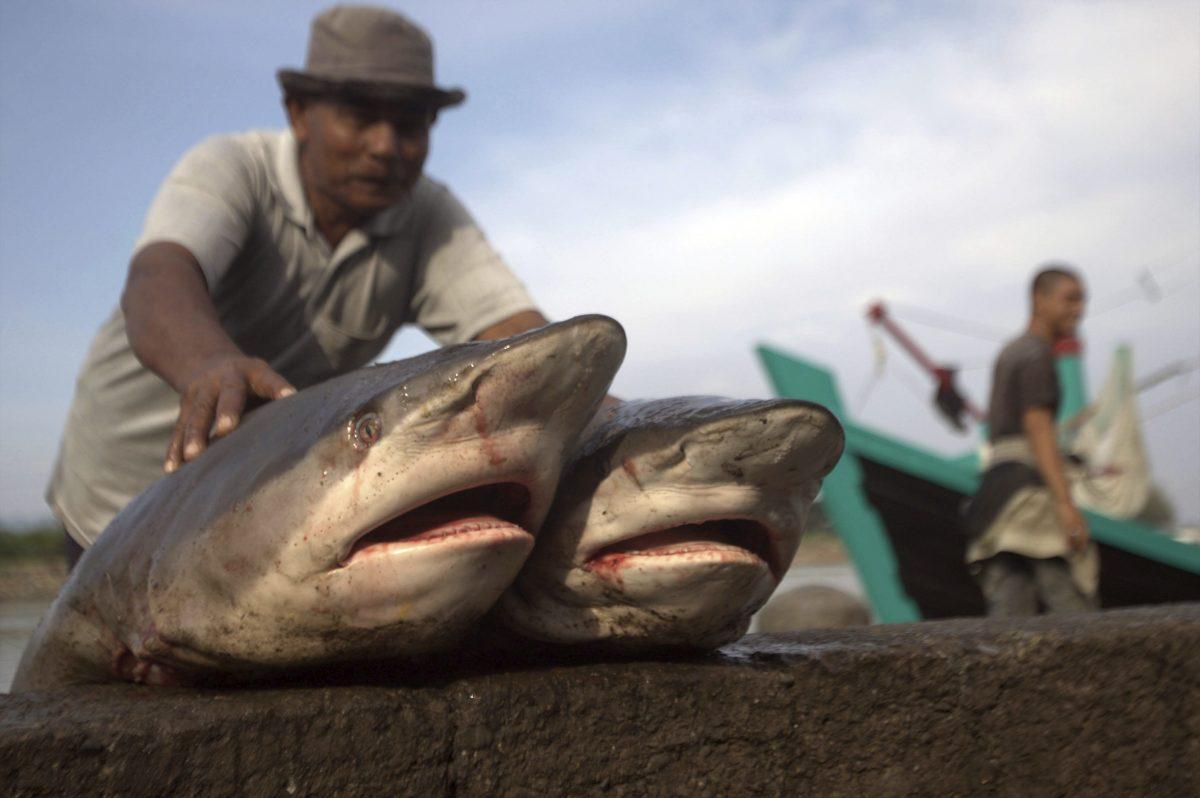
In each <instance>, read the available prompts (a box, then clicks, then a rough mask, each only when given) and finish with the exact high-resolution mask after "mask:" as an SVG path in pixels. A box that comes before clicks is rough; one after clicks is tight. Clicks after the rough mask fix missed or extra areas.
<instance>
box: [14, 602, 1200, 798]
mask: <svg viewBox="0 0 1200 798" xmlns="http://www.w3.org/2000/svg"><path fill="white" fill-rule="evenodd" d="M405 680H406V681H407V682H408V683H409V684H408V686H396V684H395V682H396V681H398V680H397V679H396V677H394V676H393V677H391V681H392V684H388V683H386V680H384V681H381V680H380V679H379V678H378V677H375V678H374V679H372V680H370V683H367V684H356V685H346V686H336V687H328V686H325V687H311V686H299V687H298V686H292V687H286V688H277V689H246V690H210V691H181V690H162V689H150V688H134V687H125V686H111V687H103V688H87V689H82V688H81V689H76V690H71V691H65V692H62V693H57V694H34V695H22V696H0V784H3V785H5V786H6V789H5V790H4V793H5V794H7V795H15V796H25V795H49V794H63V795H67V794H89V795H117V794H120V795H153V796H161V795H167V794H171V795H228V794H235V793H240V794H246V795H333V794H337V795H382V794H407V795H422V796H430V795H530V796H533V795H546V794H573V795H579V794H598V793H605V794H611V795H688V796H693V795H730V794H756V795H815V794H822V795H853V796H856V798H858V797H859V796H867V795H870V796H875V795H911V794H931V795H980V794H1000V795H1021V796H1028V795H1065V794H1073V795H1089V796H1093V795H1135V794H1141V795H1146V794H1154V795H1156V796H1171V795H1180V796H1183V795H1189V796H1193V795H1198V794H1200V779H1198V775H1197V768H1198V767H1200V605H1176V606H1173V607H1160V608H1153V609H1137V610H1126V611H1119V612H1109V613H1103V614H1099V615H1086V616H1066V617H1058V618H1038V619H1033V620H1029V621H1023V622H985V621H977V620H963V621H948V622H939V623H925V624H913V625H907V626H892V627H874V628H868V629H860V630H854V631H845V630H841V631H829V632H809V633H803V634H796V635H790V636H768V635H757V636H751V637H748V638H746V639H745V640H744V641H743V642H741V643H739V644H738V645H736V646H731V647H728V648H726V649H724V650H723V651H722V652H721V653H720V654H719V655H713V656H709V657H705V658H702V659H691V660H683V661H663V660H658V661H652V662H646V661H642V662H607V663H575V664H566V665H550V664H545V663H540V664H539V663H538V662H536V661H533V660H526V661H523V662H506V663H501V664H498V665H496V666H494V667H493V669H492V670H491V672H486V673H485V672H480V671H479V670H477V669H476V670H471V669H466V670H463V671H461V672H458V673H453V674H440V675H437V674H433V675H431V674H426V675H425V676H423V677H414V676H412V675H411V674H410V675H408V676H406V677H405Z"/></svg>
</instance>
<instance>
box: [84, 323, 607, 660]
mask: <svg viewBox="0 0 1200 798" xmlns="http://www.w3.org/2000/svg"><path fill="white" fill-rule="evenodd" d="M624 350H625V337H624V333H623V331H622V330H621V327H620V326H619V325H618V324H617V323H616V322H614V321H613V320H611V319H608V318H606V317H602V316H584V317H579V318H576V319H572V320H570V321H565V322H562V323H559V324H553V325H549V326H547V327H544V328H542V329H540V330H536V331H533V332H530V333H526V334H524V335H520V336H517V337H514V338H510V339H507V340H504V341H496V342H482V343H473V344H465V345H461V346H457V347H450V348H447V349H443V350H440V351H435V352H432V353H429V354H426V355H422V356H420V357H416V358H413V359H410V360H405V361H400V362H396V363H391V364H387V365H381V366H375V367H372V368H367V369H362V370H359V371H356V372H353V373H350V374H347V375H345V376H342V377H339V378H336V379H333V380H330V381H328V382H325V383H322V384H320V385H317V386H314V387H312V388H309V389H306V390H304V391H301V392H300V393H298V394H296V395H295V396H292V397H289V398H286V399H281V400H278V401H275V402H271V403H270V404H268V405H266V406H264V407H262V408H261V409H259V410H257V411H255V412H254V413H252V414H251V415H249V416H248V417H247V418H246V420H245V421H244V422H243V425H242V426H241V427H239V428H238V430H236V431H235V432H234V433H232V434H231V435H229V436H228V437H226V438H224V439H222V440H220V441H217V442H216V443H215V444H214V445H213V446H211V447H210V449H209V450H208V451H207V452H206V453H205V454H204V455H203V456H202V457H201V458H199V459H198V460H197V461H195V462H193V463H190V464H188V465H187V466H185V467H184V468H182V469H180V470H179V471H178V472H176V473H175V474H172V475H171V476H169V477H167V478H164V479H163V480H161V481H160V482H159V483H157V484H156V485H155V486H153V487H152V488H151V489H149V490H148V491H146V492H145V493H144V494H142V495H141V496H140V497H139V498H138V499H137V500H135V502H134V503H133V504H131V505H130V506H129V507H128V508H127V509H126V510H125V511H124V512H122V513H121V515H119V516H118V517H117V519H116V520H115V521H114V522H113V524H112V525H111V526H110V527H109V529H108V530H106V531H105V533H104V534H103V535H102V536H101V537H100V539H99V541H98V542H97V544H96V546H95V547H93V549H91V550H90V551H89V552H88V553H87V555H86V556H85V558H84V560H83V561H82V562H81V563H80V570H82V571H83V572H84V573H85V574H91V575H93V581H95V579H96V578H97V577H95V575H96V574H99V573H103V574H104V575H105V577H104V578H105V580H106V582H104V583H99V584H97V585H96V586H95V592H97V593H98V594H99V595H100V597H101V598H100V600H99V604H100V606H101V608H102V614H103V615H104V616H105V617H106V623H107V626H109V628H112V629H113V630H114V633H115V634H116V635H117V636H118V637H120V638H121V639H123V640H124V641H125V645H126V646H127V647H128V648H129V650H130V652H131V654H132V656H133V657H134V658H135V659H136V660H137V661H141V662H145V661H149V662H154V663H157V664H159V665H161V666H163V667H164V668H170V669H177V670H181V671H184V672H186V671H188V670H189V669H190V670H194V671H201V672H204V671H209V672H211V671H234V672H237V671H258V670H264V669H273V668H290V667H302V666H310V665H317V664H322V663H327V662H332V661H339V660H346V659H351V658H353V659H362V658H372V657H406V656H414V655H421V654H424V653H428V652H432V651H436V650H440V649H444V648H447V647H449V646H451V645H453V644H454V643H456V642H457V641H459V640H460V639H461V638H462V637H463V635H464V634H465V633H466V632H467V631H468V629H469V628H470V626H471V625H472V624H473V623H474V622H475V621H476V620H477V619H478V618H479V617H480V616H481V615H483V614H484V613H485V612H486V611H487V610H488V609H489V607H491V605H492V604H493V603H494V602H495V601H496V599H497V598H498V597H499V596H500V594H501V592H502V591H503V590H504V589H505V587H507V586H508V585H509V584H510V583H511V582H512V581H513V579H514V578H515V576H516V574H517V571H518V570H519V569H520V567H521V565H522V563H523V562H524V561H525V559H526V557H527V556H528V554H529V552H530V550H531V549H532V547H533V544H534V532H535V531H536V530H537V529H538V528H539V527H540V526H541V524H542V522H543V520H544V518H545V517H546V514H547V512H548V510H549V508H550V505H551V502H552V499H553V496H554V493H555V489H556V486H557V483H558V477H559V474H560V472H561V469H562V465H563V461H564V458H565V456H566V455H567V454H569V452H570V450H571V449H572V448H573V446H574V444H575V442H576V440H577V438H578V435H579V433H580V431H581V430H582V429H583V427H584V425H585V424H586V423H587V422H588V420H589V419H590V418H591V417H592V416H593V414H594V413H595V410H596V408H597V407H598V405H599V403H600V401H601V399H602V398H603V396H604V394H605V391H606V390H607V387H608V385H609V383H610V381H611V380H612V377H613V374H614V373H615V372H616V369H617V367H618V366H619V364H620V362H621V359H622V357H623V355H624Z"/></svg>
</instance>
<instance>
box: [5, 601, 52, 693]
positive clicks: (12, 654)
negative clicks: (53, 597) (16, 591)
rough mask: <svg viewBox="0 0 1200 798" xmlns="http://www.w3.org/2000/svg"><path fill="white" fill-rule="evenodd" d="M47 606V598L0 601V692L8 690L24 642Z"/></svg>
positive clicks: (48, 605) (19, 659)
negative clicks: (41, 599) (42, 599)
mask: <svg viewBox="0 0 1200 798" xmlns="http://www.w3.org/2000/svg"><path fill="white" fill-rule="evenodd" d="M49 608H50V600H49V599H47V600H45V601H0V693H7V692H8V688H9V686H10V685H11V684H12V679H13V675H14V674H15V673H16V672H17V663H18V662H20V661H21V652H22V651H24V650H25V643H26V641H28V640H29V637H30V635H32V634H33V630H34V629H36V628H37V625H38V621H40V620H41V619H42V615H43V614H44V613H45V612H46V610H47V609H49Z"/></svg>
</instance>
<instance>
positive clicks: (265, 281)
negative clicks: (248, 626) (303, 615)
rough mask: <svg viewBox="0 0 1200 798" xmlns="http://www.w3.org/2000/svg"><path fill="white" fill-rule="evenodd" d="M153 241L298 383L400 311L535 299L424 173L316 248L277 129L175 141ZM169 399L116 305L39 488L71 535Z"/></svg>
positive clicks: (464, 321) (439, 314)
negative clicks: (391, 201)
mask: <svg viewBox="0 0 1200 798" xmlns="http://www.w3.org/2000/svg"><path fill="white" fill-rule="evenodd" d="M160 241H171V242H175V243H178V244H180V245H182V246H184V247H185V248H186V249H187V250H188V251H189V252H191V253H192V254H193V255H194V256H195V257H196V259H197V261H199V263H200V268H201V269H202V270H203V272H204V276H205V279H206V280H207V281H208V288H209V293H210V294H211V296H212V299H213V304H214V305H215V307H216V309H217V314H218V317H219V318H220V320H221V325H222V327H224V329H225V331H226V332H227V333H228V334H229V335H230V337H231V338H232V339H233V340H234V341H235V342H236V343H237V345H238V346H239V347H240V348H241V349H242V350H243V351H244V352H246V353H247V354H248V355H250V356H252V357H260V358H262V359H263V360H266V361H267V362H268V363H270V364H271V367H272V368H273V369H275V370H276V371H278V372H279V373H280V374H282V375H283V376H284V377H286V378H287V379H288V380H289V381H290V382H291V383H292V384H293V385H295V386H296V387H297V388H304V387H305V386H308V385H312V384H314V383H317V382H321V381H322V380H325V379H328V378H329V377H332V376H334V375H337V374H341V373H344V372H346V371H350V370H352V369H355V368H358V367H360V366H364V365H366V364H367V363H369V362H370V361H371V360H373V359H374V358H375V357H376V356H377V355H378V354H379V353H380V352H381V351H382V350H383V348H384V347H385V346H386V345H387V343H388V341H389V340H390V339H391V337H392V334H393V333H394V332H395V331H396V329H397V328H398V327H400V326H401V325H402V324H405V323H409V322H412V323H416V324H419V325H420V326H421V327H423V328H424V329H425V330H426V331H427V332H428V333H429V334H430V335H432V336H433V337H434V338H435V339H437V340H438V341H439V342H440V343H442V344H453V343H460V342H463V341H469V340H471V339H472V338H474V337H475V336H476V335H478V334H479V333H480V332H482V331H483V330H485V329H487V328H488V327H490V326H492V325H493V324H496V323H497V322H500V321H503V320H504V319H506V318H508V317H509V316H512V315H513V314H515V313H519V312H520V311H523V310H530V309H533V308H534V307H535V306H534V304H533V301H532V300H531V299H530V297H529V295H528V293H527V292H526V290H525V288H524V286H522V285H521V283H520V281H519V280H517V278H516V277H515V276H514V275H513V273H512V272H511V271H510V270H509V268H508V267H507V266H506V265H505V264H504V262H503V261H502V260H501V259H500V256H499V255H498V254H497V253H496V251H495V250H494V249H493V248H492V247H491V245H490V244H489V243H488V242H487V240H486V239H485V238H484V236H483V233H482V232H481V231H480V229H479V227H478V226H477V225H476V224H475V222H474V220H473V219H472V218H471V216H470V214H468V213H467V211H466V209H465V208H463V206H462V204H461V203H460V202H459V201H458V200H457V199H456V198H455V197H454V195H453V194H451V193H450V191H449V190H448V189H447V188H446V187H445V186H443V185H441V184H440V183H437V182H435V181H433V180H430V179H429V178H427V177H422V178H421V179H420V181H419V182H418V183H417V185H416V186H414V188H413V190H412V192H411V193H410V194H409V196H408V197H406V198H405V199H404V200H402V201H401V202H399V203H397V204H396V205H394V206H392V207H390V208H388V209H387V210H385V211H383V212H381V213H379V214H377V215H376V216H375V217H373V218H372V219H371V221H370V222H369V223H368V224H367V225H365V226H364V227H363V228H361V229H356V230H352V231H351V232H350V233H348V234H347V235H346V236H345V238H343V239H342V241H341V242H340V243H339V244H338V246H337V248H336V249H335V250H332V251H331V250H330V248H329V245H328V243H327V242H326V241H325V238H324V237H323V236H322V235H321V233H320V232H319V231H318V230H317V229H316V227H315V225H314V223H313V217H312V211H311V210H310V209H309V207H308V203H307V201H306V200H305V197H304V192H303V189H302V186H301V182H300V173H299V166H298V162H297V151H296V141H295V139H294V138H293V136H292V134H291V131H290V130H288V131H282V132H277V131H269V132H267V131H256V132H250V133H242V134H238V135H231V136H219V137H216V138H212V139H208V140H207V141H204V142H202V143H201V144H200V145H198V146H197V147H195V148H194V149H192V150H191V151H190V152H188V153H187V154H186V155H184V157H183V158H182V160H180V162H179V163H178V164H177V165H176V166H175V168H174V169H173V170H172V171H171V174H170V175H169V176H168V177H167V179H166V181H165V182H164V183H163V185H162V187H161V188H160V189H159V192H158V195H157V196H156V197H155V199H154V202H153V203H152V204H151V206H150V211H149V213H148V214H147V216H146V223H145V226H144V228H143V231H142V235H141V236H140V238H139V239H138V242H137V244H136V245H135V248H134V251H135V252H136V251H137V250H139V249H141V248H142V247H144V246H145V245H147V244H150V243H153V242H160ZM178 411H179V396H178V394H176V393H175V391H174V390H173V389H172V388H171V387H170V386H169V385H167V383H165V382H164V381H163V380H161V379H160V378H159V377H158V376H157V375H155V374H154V373H153V372H151V371H150V370H149V369H147V368H145V367H144V366H142V364H141V363H140V362H138V360H137V358H136V356H135V355H134V354H133V350H132V348H131V347H130V345H129V340H128V338H127V337H126V334H125V318H124V316H123V314H122V313H121V310H120V308H119V307H118V308H116V309H115V310H114V311H113V312H112V314H111V315H110V316H109V317H108V320H107V321H105V322H104V324H103V326H101V328H100V331H99V332H98V333H97V334H96V337H95V339H94V340H93V341H92V346H91V348H90V350H89V351H88V354H87V357H86V358H85V360H84V363H83V367H82V369H81V370H80V374H79V378H78V380H77V381H76V386H75V397H74V401H73V402H72V405H71V411H70V414H69V416H68V419H67V426H66V429H65V431H64V433H63V440H62V444H61V448H60V450H59V457H58V462H57V464H56V465H55V469H54V473H53V476H52V477H51V481H50V485H49V487H48V488H47V493H46V500H47V501H48V502H49V504H50V507H51V509H52V510H53V511H54V513H55V515H57V516H58V518H59V519H60V520H61V521H62V522H63V524H64V525H65V526H66V528H67V531H68V532H69V533H70V534H71V536H72V537H73V538H75V540H76V541H78V542H79V543H80V544H81V545H84V546H88V545H90V544H91V543H92V542H93V541H94V540H95V539H96V537H97V536H98V535H99V534H100V532H101V531H102V530H103V529H104V527H106V526H107V525H108V522H109V521H111V520H112V518H113V516H115V515H116V514H117V512H119V511H120V510H121V508H122V507H124V506H125V505H126V504H127V503H128V502H129V500H130V499H132V498H133V497H134V496H136V495H137V494H138V493H140V492H141V491H142V490H144V489H145V488H146V487H148V486H149V485H150V484H151V483H152V482H154V481H155V480H156V479H158V478H159V477H161V476H162V463H163V459H164V457H165V455H166V449H167V444H168V442H169V441H170V437H171V430H172V429H173V427H174V424H175V418H176V416H177V415H178Z"/></svg>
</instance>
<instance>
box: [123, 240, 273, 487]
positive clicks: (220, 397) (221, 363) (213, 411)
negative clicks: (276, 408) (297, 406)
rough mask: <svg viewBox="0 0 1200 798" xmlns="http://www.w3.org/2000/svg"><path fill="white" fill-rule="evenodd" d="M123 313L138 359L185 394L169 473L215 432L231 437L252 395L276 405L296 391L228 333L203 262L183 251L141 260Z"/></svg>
mask: <svg viewBox="0 0 1200 798" xmlns="http://www.w3.org/2000/svg"><path fill="white" fill-rule="evenodd" d="M121 310H122V311H124V313H125V332H126V334H127V335H128V336H129V344H130V346H131V347H132V348H133V353H134V354H135V355H137V358H138V360H140V361H141V362H142V364H143V365H145V366H146V367H147V368H149V369H150V370H151V371H153V372H154V373H155V374H157V375H158V376H160V377H162V378H163V380H164V381H166V383H167V384H168V385H170V386H171V387H172V388H174V389H175V390H176V391H177V392H178V393H179V397H180V399H179V418H178V419H177V420H176V422H175V431H174V432H173V433H172V435H171V444H170V446H168V447H167V456H166V460H165V461H164V462H163V470H165V471H166V472H167V473H168V474H169V473H171V472H172V471H174V470H176V469H177V468H179V466H181V465H183V463H184V462H185V461H187V460H195V459H196V458H197V457H199V456H200V454H201V453H202V452H203V451H204V449H205V447H206V446H207V445H208V439H209V434H210V432H211V433H212V434H213V435H216V436H217V437H220V436H221V435H227V434H229V433H230V432H232V431H233V430H234V428H236V427H237V425H238V421H240V420H241V417H242V411H243V410H245V408H246V399H247V398H248V397H249V396H250V395H251V394H253V395H254V396H256V397H259V398H261V399H266V400H271V399H279V398H281V397H284V396H288V395H289V394H293V393H295V392H296V389H295V388H293V387H292V386H291V385H289V384H288V381H287V380H285V379H284V378H283V377H281V376H279V374H277V373H275V372H274V371H272V370H271V367H270V366H268V365H267V364H266V362H265V361H262V360H259V359H258V358H252V357H247V356H246V354H245V353H244V352H242V350H241V349H239V348H238V346H237V344H235V343H234V342H233V340H232V339H230V337H229V335H228V334H226V332H225V330H224V329H222V327H221V323H220V320H219V319H218V318H217V310H216V308H215V307H213V303H212V299H211V297H209V294H208V285H207V283H206V281H205V277H204V272H203V270H202V269H201V268H200V264H199V262H197V260H196V258H195V257H194V256H193V255H192V253H191V252H189V251H188V250H187V249H185V248H184V247H182V246H180V245H179V244H175V243H172V242H167V241H160V242H157V243H153V244H148V245H146V246H145V247H143V248H142V249H141V250H139V251H138V252H137V254H135V255H134V257H133V261H132V262H131V263H130V264H129V278H128V279H127V280H126V282H125V293H124V294H123V295H122V296H121ZM214 420H215V421H216V429H215V430H214V429H213V421H214Z"/></svg>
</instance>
